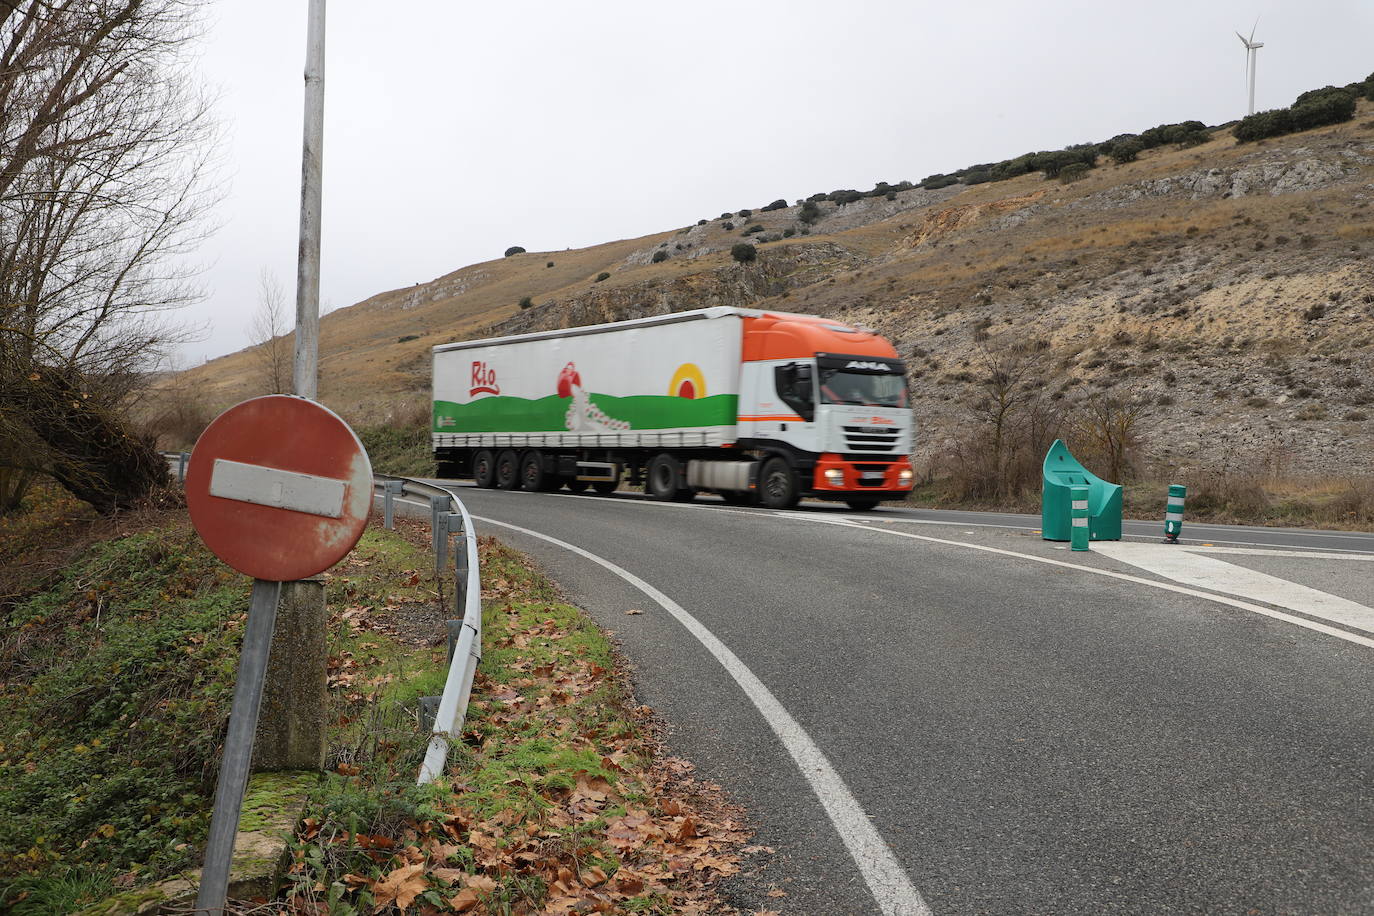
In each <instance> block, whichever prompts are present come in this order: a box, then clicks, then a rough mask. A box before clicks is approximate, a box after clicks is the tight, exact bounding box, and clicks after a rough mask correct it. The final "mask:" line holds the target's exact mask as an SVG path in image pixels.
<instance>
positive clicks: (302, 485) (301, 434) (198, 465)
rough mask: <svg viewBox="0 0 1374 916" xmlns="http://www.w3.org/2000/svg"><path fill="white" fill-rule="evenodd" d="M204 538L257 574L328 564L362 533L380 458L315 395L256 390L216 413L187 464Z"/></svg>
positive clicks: (296, 575) (276, 576) (190, 501)
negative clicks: (370, 453) (371, 455)
mask: <svg viewBox="0 0 1374 916" xmlns="http://www.w3.org/2000/svg"><path fill="white" fill-rule="evenodd" d="M186 505H187V508H189V509H190V511H191V523H192V524H194V525H195V527H196V531H197V532H198V533H199V534H200V536H201V539H202V540H204V541H205V546H207V547H209V548H210V550H211V552H213V553H214V554H215V556H217V557H219V558H220V559H221V560H223V561H224V562H225V563H227V564H229V565H230V566H232V567H233V568H234V569H237V570H238V571H239V572H241V573H246V574H247V575H250V576H252V577H254V578H255V579H266V580H269V581H273V582H289V581H292V580H294V579H304V578H306V577H307V576H313V575H315V574H316V573H319V572H323V571H324V570H326V569H328V568H329V567H331V566H333V565H334V564H335V563H337V562H339V561H340V560H342V559H343V558H344V556H345V555H347V553H348V552H349V551H350V550H352V549H353V545H354V544H356V543H358V538H360V537H362V534H363V529H364V528H366V527H367V517H368V513H369V512H370V511H371V508H372V464H371V462H369V461H368V458H367V452H366V451H364V450H363V445H362V443H361V442H359V441H358V437H357V436H356V435H354V433H353V430H352V429H350V428H349V426H348V424H347V423H345V422H344V421H343V420H342V419H340V418H339V416H338V415H337V414H335V413H334V412H333V411H331V410H329V409H328V408H326V407H322V406H320V405H319V404H317V403H315V402H314V401H310V400H306V399H305V398H298V397H290V396H287V395H280V394H274V395H268V396H267V397H262V398H253V399H252V400H250V401H244V402H243V403H242V404H238V405H237V406H234V407H231V408H229V409H228V410H226V411H225V412H224V413H222V414H220V415H219V416H218V417H216V418H215V420H214V422H212V423H211V424H210V425H209V426H208V427H206V429H205V432H203V433H201V436H200V439H198V440H197V441H196V447H195V449H194V450H192V452H191V462H190V464H189V465H188V466H187V469H186Z"/></svg>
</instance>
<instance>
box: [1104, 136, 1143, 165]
mask: <svg viewBox="0 0 1374 916" xmlns="http://www.w3.org/2000/svg"><path fill="white" fill-rule="evenodd" d="M1144 151H1145V144H1144V143H1141V142H1140V140H1138V139H1135V138H1132V139H1130V140H1123V141H1121V142H1120V143H1113V144H1112V148H1111V151H1110V152H1109V153H1108V154H1107V155H1109V156H1111V157H1112V161H1113V162H1115V163H1116V164H1117V165H1124V164H1125V163H1127V162H1135V160H1136V158H1137V157H1138V156H1139V155H1140V154H1141V153H1142V152H1144Z"/></svg>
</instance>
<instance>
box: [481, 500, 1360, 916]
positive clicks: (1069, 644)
mask: <svg viewBox="0 0 1374 916" xmlns="http://www.w3.org/2000/svg"><path fill="white" fill-rule="evenodd" d="M458 492H459V494H460V495H461V496H462V498H463V500H464V501H465V503H466V504H467V506H468V508H469V510H470V511H471V512H472V514H473V515H474V516H476V517H477V519H478V520H477V525H478V529H479V531H481V532H482V533H484V534H486V533H489V534H494V535H497V536H499V537H501V538H502V539H503V540H505V541H507V542H509V543H512V544H514V545H515V546H517V547H519V548H520V549H522V550H525V551H527V552H528V553H530V554H532V555H533V556H534V557H536V558H537V559H538V560H539V561H540V562H541V564H542V565H543V566H544V567H545V568H546V570H547V571H548V572H549V573H550V574H551V575H552V577H553V578H554V579H555V580H556V581H557V582H558V583H559V584H560V585H561V586H562V587H563V589H564V590H565V592H566V593H567V594H568V595H569V597H570V598H571V599H572V600H574V601H576V602H577V603H578V604H580V605H582V606H583V607H585V608H586V609H587V610H588V611H589V612H590V613H591V614H592V615H593V616H594V617H595V618H596V619H597V620H598V621H599V622H600V623H601V624H602V625H604V626H605V627H607V628H608V629H611V630H613V631H615V637H616V640H617V641H618V642H619V644H620V645H621V646H622V648H623V650H624V651H625V653H626V655H627V657H628V658H629V659H630V660H631V662H632V663H633V665H634V667H635V682H636V689H637V691H638V694H639V696H640V698H641V700H642V701H643V702H645V703H648V704H649V705H651V706H653V707H654V708H655V709H656V710H657V711H658V713H659V714H660V715H662V716H663V718H664V719H665V720H666V722H667V723H668V724H669V727H670V744H671V749H672V751H673V752H674V753H677V754H679V755H681V756H683V757H686V758H688V759H690V760H692V761H694V762H695V763H696V764H697V765H698V767H699V771H700V773H701V775H702V776H704V777H706V778H709V779H712V780H715V781H718V782H720V783H721V784H722V785H723V786H724V787H725V788H726V790H727V791H728V792H729V794H730V795H731V796H733V797H734V798H735V799H736V800H738V801H740V802H742V803H743V804H744V805H745V806H746V807H747V808H748V809H749V813H750V819H751V821H752V823H753V824H754V825H755V826H756V827H757V829H758V837H757V839H756V840H755V842H756V843H758V844H761V845H765V846H768V847H772V848H773V849H775V850H776V853H775V854H774V855H759V856H755V857H753V858H752V859H751V860H750V862H751V866H750V868H747V869H746V873H745V874H743V875H741V876H739V877H737V878H735V879H732V880H731V881H730V882H729V883H728V885H727V893H728V895H729V896H730V897H731V898H732V900H733V902H735V903H736V904H737V905H739V906H740V907H741V908H743V909H745V911H746V912H749V911H752V910H756V909H776V910H780V911H781V912H783V913H790V914H831V913H834V914H845V913H865V914H866V913H881V912H889V913H923V912H933V913H935V914H938V916H945V914H1047V916H1048V914H1056V916H1057V914H1080V913H1081V914H1118V913H1133V914H1162V913H1169V914H1174V913H1179V914H1194V913H1197V914H1204V913H1205V914H1211V913H1228V914H1229V913H1235V914H1244V916H1275V914H1293V916H1307V914H1332V916H1335V914H1357V913H1359V914H1368V913H1371V912H1374V677H1371V672H1372V671H1374V668H1372V667H1371V662H1372V661H1374V649H1371V648H1369V647H1368V646H1367V645H1359V644H1354V643H1351V642H1349V641H1345V640H1342V639H1339V638H1334V637H1332V636H1331V635H1326V634H1323V633H1320V632H1313V631H1311V630H1309V629H1305V628H1303V627H1301V626H1295V625H1293V624H1291V623H1288V622H1284V621H1283V620H1277V619H1272V618H1270V617H1265V616H1260V615H1258V614H1255V613H1250V612H1247V611H1246V610H1243V609H1240V608H1237V607H1234V606H1227V605H1223V604H1218V603H1215V602H1213V601H1208V600H1204V599H1201V598H1198V597H1196V596H1194V595H1187V594H1180V593H1178V592H1172V591H1164V590H1161V589H1158V588H1154V587H1150V586H1149V585H1147V584H1141V583H1140V582H1133V581H1126V580H1124V579H1121V578H1112V577H1109V576H1104V575H1100V574H1095V573H1091V572H1088V571H1084V570H1080V569H1076V568H1072V567H1067V566H1064V565H1062V563H1064V562H1067V561H1069V560H1071V559H1072V558H1071V557H1070V556H1069V555H1068V554H1067V553H1065V552H1059V553H1058V554H1055V557H1056V558H1057V560H1058V561H1059V563H1060V564H1061V565H1047V562H1045V561H1037V560H1035V559H1034V558H1033V557H1032V556H1031V555H1032V554H1034V555H1038V556H1043V557H1048V556H1050V553H1049V548H1048V546H1047V545H1044V543H1043V542H1041V541H1040V540H1039V539H1038V537H1035V536H1034V535H1033V530H1034V528H1037V527H1038V519H1034V518H1028V517H1024V516H997V515H987V514H982V513H943V512H939V513H937V512H931V511H925V510H879V511H877V512H874V513H869V514H864V515H862V516H861V515H857V514H854V513H850V512H848V511H847V510H836V509H833V508H823V507H822V508H816V509H811V510H808V511H801V512H793V513H773V512H768V511H764V510H737V509H732V508H727V507H724V506H722V505H720V504H718V503H714V502H711V501H708V500H706V499H702V500H701V502H700V505H689V506H678V505H671V504H658V503H652V502H648V501H645V500H642V499H638V498H634V497H630V496H622V497H616V498H598V497H592V496H583V497H573V496H567V495H562V496H560V495H554V494H529V493H519V492H515V493H507V492H499V491H487V490H478V489H475V488H472V487H460V488H458ZM848 518H854V519H858V518H863V519H864V520H863V521H862V522H859V523H853V522H848V521H846V519H848ZM494 522H504V523H507V524H508V525H515V526H519V527H520V528H523V529H527V531H529V532H536V533H539V534H542V535H544V536H546V537H552V538H556V539H559V540H561V541H564V542H567V543H569V544H572V545H575V546H576V547H578V548H580V549H581V550H582V551H585V552H587V553H590V554H592V555H594V556H595V557H599V558H602V559H603V560H604V561H607V562H609V563H611V564H614V565H615V566H617V567H619V568H620V569H622V570H623V571H625V572H626V573H628V574H632V575H633V576H636V577H638V578H639V579H641V580H643V581H644V582H645V583H647V584H648V585H650V586H652V587H653V588H654V589H657V590H658V591H659V592H661V597H662V598H663V599H665V601H664V602H662V603H660V602H657V601H655V600H653V599H651V598H650V597H649V596H646V594H645V593H644V591H642V590H640V589H639V588H637V587H636V586H635V585H633V584H631V583H630V582H628V581H626V579H625V578H623V577H622V576H620V575H618V574H617V573H616V572H614V571H612V570H611V569H608V568H607V566H606V565H604V564H603V563H598V562H596V561H595V560H594V559H592V558H590V557H588V556H586V555H583V554H579V553H575V552H573V551H570V550H569V549H567V548H566V547H564V546H559V545H557V544H554V543H551V542H549V541H548V540H546V539H542V538H539V537H535V536H533V534H529V533H522V532H520V531H517V530H514V529H511V528H508V527H502V526H500V525H497V524H495V523H494ZM983 526H992V527H983ZM1001 526H1006V527H1001ZM1151 527H1153V530H1148V529H1149V528H1151ZM1158 528H1159V526H1145V525H1143V523H1142V525H1141V527H1139V528H1136V527H1135V526H1134V525H1128V533H1130V534H1135V533H1137V532H1138V533H1139V535H1140V536H1141V537H1142V538H1153V539H1157V538H1158V536H1159V530H1158ZM1184 530H1185V534H1187V535H1190V536H1191V537H1192V538H1194V539H1197V540H1201V539H1203V538H1206V539H1207V540H1208V541H1209V542H1214V543H1217V544H1235V543H1249V544H1257V543H1258V544H1275V545H1283V546H1287V547H1292V548H1300V549H1301V548H1307V549H1319V550H1322V551H1327V552H1333V551H1336V552H1338V551H1366V552H1371V553H1374V538H1371V537H1370V536H1368V535H1358V534H1343V533H1315V534H1313V533H1295V532H1284V531H1280V530H1276V529H1254V528H1229V527H1226V528H1223V527H1218V526H1206V527H1205V528H1204V526H1192V527H1189V526H1187V523H1186V522H1185V529H1184ZM898 531H900V532H906V534H905V535H901V534H896V533H894V532H898ZM1327 534H1331V535H1332V536H1330V537H1327V536H1325V535H1327ZM911 535H915V537H912V536H911ZM933 539H943V540H944V541H953V542H957V543H941V542H939V541H937V540H933ZM980 545H981V546H984V547H992V548H994V549H996V550H1004V551H1010V553H995V552H989V551H988V550H979V549H976V548H977V547H978V546H980ZM1014 554H1024V556H1023V555H1014ZM1048 562H1049V563H1053V562H1054V561H1053V560H1050V561H1048ZM1084 562H1085V563H1093V564H1097V565H1098V566H1099V567H1101V568H1108V567H1110V568H1113V569H1120V570H1125V569H1126V567H1124V566H1113V564H1111V562H1110V561H1109V560H1108V559H1106V558H1102V557H1098V556H1096V555H1094V556H1093V557H1092V558H1091V559H1090V560H1089V559H1088V558H1086V557H1085V558H1084ZM1283 562H1292V561H1290V560H1284V561H1283ZM1324 562H1332V563H1334V562H1336V561H1333V560H1327V561H1324ZM1351 565H1357V566H1359V567H1360V570H1361V573H1360V575H1370V574H1374V564H1369V563H1358V564H1351ZM1366 571H1367V572H1366ZM1351 594H1352V595H1354V594H1355V592H1353V591H1352V592H1351ZM673 607H677V611H680V612H681V613H677V611H673V610H672V608H673ZM632 608H633V609H638V610H642V611H643V612H644V613H643V614H641V615H633V616H629V615H626V614H625V611H627V610H629V609H632ZM683 615H690V617H684V616H683ZM689 619H690V620H692V621H694V623H695V626H691V625H687V624H685V623H684V621H685V620H689ZM694 631H695V632H694ZM703 632H706V636H702V633H703ZM1366 635H1368V634H1366ZM707 637H711V638H713V639H718V640H719V643H718V644H715V643H712V642H711V641H710V639H707ZM712 646H716V648H712ZM721 647H724V652H725V655H724V656H723V655H722V654H721V651H720V648H721ZM727 656H728V657H727ZM723 659H725V660H723ZM729 659H733V660H734V661H733V662H730V661H729ZM732 665H733V667H732ZM741 670H742V671H743V672H744V673H743V674H741V673H740V672H741ZM751 678H753V679H756V680H750V679H751ZM751 684H757V685H758V687H760V688H761V689H762V691H763V693H765V694H767V697H771V698H772V701H773V703H774V704H775V706H774V705H769V703H768V702H764V701H763V700H760V699H759V698H758V695H757V691H755V694H754V696H753V698H752V699H751V695H750V690H753V689H754V688H751V687H750V685H751ZM778 710H782V712H781V715H782V716H783V717H785V718H787V719H788V720H789V721H790V723H791V724H790V725H789V724H787V722H783V723H782V724H781V725H780V724H779V719H778V715H779V712H778ZM799 736H800V737H799ZM798 742H801V743H802V745H805V744H806V743H807V742H809V746H810V747H811V748H813V749H814V750H815V752H816V754H817V755H820V756H818V757H814V756H806V755H807V754H808V753H810V752H809V751H805V749H804V748H803V751H802V752H798V751H797V747H798V746H799V745H798ZM799 754H800V756H799ZM798 761H801V765H799V762H798ZM827 766H828V767H829V768H830V769H829V770H826V767H827ZM827 772H828V773H830V774H831V775H833V776H834V778H835V779H834V781H827V780H828V777H827V775H826V773H827ZM836 785H838V786H839V788H838V789H837V788H836ZM865 831H867V832H868V833H865ZM856 836H858V837H859V839H858V840H856V839H855V837H856ZM865 836H869V840H872V839H873V838H876V842H877V845H876V846H874V845H873V844H872V842H869V841H866V840H864V837H865ZM866 842H867V843H868V845H865V843H866ZM885 855H887V856H890V861H891V862H895V863H896V868H897V869H898V871H899V873H900V874H901V875H902V876H903V880H906V881H909V883H910V886H909V888H905V889H904V888H903V887H901V886H899V885H900V884H901V883H902V882H901V881H898V882H896V883H895V884H893V883H892V882H891V881H889V883H888V884H886V885H885V884H883V882H884V881H888V880H889V879H891V878H892V875H891V873H890V872H887V873H885V872H884V871H883V863H884V861H888V860H886V859H884V856H885ZM774 887H776V888H778V889H781V890H782V891H784V892H785V893H786V896H785V897H768V896H767V895H766V892H767V891H768V890H769V889H770V888H774ZM908 891H909V892H908Z"/></svg>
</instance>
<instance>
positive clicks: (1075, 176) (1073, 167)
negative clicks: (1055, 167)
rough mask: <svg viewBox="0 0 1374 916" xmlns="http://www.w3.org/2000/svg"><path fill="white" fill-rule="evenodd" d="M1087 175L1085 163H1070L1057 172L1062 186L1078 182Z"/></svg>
mask: <svg viewBox="0 0 1374 916" xmlns="http://www.w3.org/2000/svg"><path fill="white" fill-rule="evenodd" d="M1087 174H1088V164H1087V163H1086V162H1070V163H1069V164H1068V165H1066V166H1064V167H1063V168H1062V169H1060V170H1059V181H1060V183H1062V184H1070V183H1072V182H1075V181H1078V180H1079V179H1081V178H1083V177H1085V176H1086V175H1087Z"/></svg>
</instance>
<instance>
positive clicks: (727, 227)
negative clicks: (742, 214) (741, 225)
mask: <svg viewBox="0 0 1374 916" xmlns="http://www.w3.org/2000/svg"><path fill="white" fill-rule="evenodd" d="M720 228H722V229H724V230H725V231H726V232H729V231H730V230H732V229H734V228H735V224H734V223H721V226H720Z"/></svg>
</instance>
